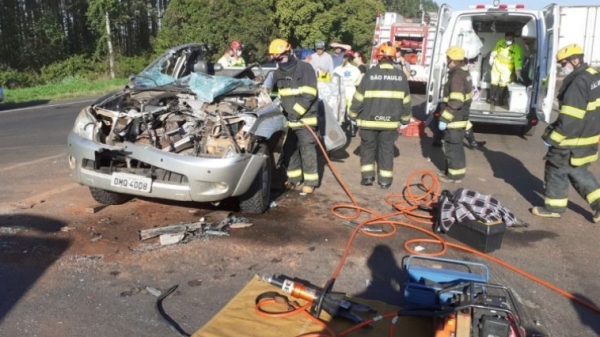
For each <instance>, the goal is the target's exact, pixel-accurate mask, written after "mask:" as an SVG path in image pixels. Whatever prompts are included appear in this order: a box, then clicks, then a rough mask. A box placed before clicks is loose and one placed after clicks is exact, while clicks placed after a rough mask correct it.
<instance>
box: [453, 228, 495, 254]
mask: <svg viewBox="0 0 600 337" xmlns="http://www.w3.org/2000/svg"><path fill="white" fill-rule="evenodd" d="M504 232H506V224H505V223H504V222H502V221H498V222H493V223H483V222H481V221H477V220H465V221H463V222H458V221H457V222H455V223H454V224H452V226H450V230H449V231H448V232H447V233H446V234H448V236H450V237H452V238H454V239H456V240H458V241H460V242H462V243H464V244H466V245H469V246H471V247H473V248H475V249H477V250H479V251H481V252H484V253H489V252H493V251H494V250H496V249H500V247H501V246H502V237H503V236H504Z"/></svg>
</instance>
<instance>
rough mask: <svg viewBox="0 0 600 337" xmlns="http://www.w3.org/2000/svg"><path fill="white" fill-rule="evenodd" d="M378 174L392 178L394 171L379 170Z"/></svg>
mask: <svg viewBox="0 0 600 337" xmlns="http://www.w3.org/2000/svg"><path fill="white" fill-rule="evenodd" d="M379 176H380V177H383V178H393V177H394V172H393V171H387V170H379Z"/></svg>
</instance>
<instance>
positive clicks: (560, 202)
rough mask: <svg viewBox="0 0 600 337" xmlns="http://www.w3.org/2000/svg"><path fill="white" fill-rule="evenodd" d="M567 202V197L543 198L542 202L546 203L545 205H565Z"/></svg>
mask: <svg viewBox="0 0 600 337" xmlns="http://www.w3.org/2000/svg"><path fill="white" fill-rule="evenodd" d="M568 203H569V198H564V199H550V198H545V199H544V204H546V206H552V207H567V204H568Z"/></svg>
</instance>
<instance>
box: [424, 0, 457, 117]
mask: <svg viewBox="0 0 600 337" xmlns="http://www.w3.org/2000/svg"><path fill="white" fill-rule="evenodd" d="M451 12H452V8H450V6H448V5H447V4H443V5H442V6H440V10H439V12H438V26H437V29H436V32H435V42H434V44H433V54H432V57H431V64H430V65H429V81H428V82H427V101H426V105H425V113H426V114H430V113H432V112H434V111H435V109H436V108H437V105H438V103H439V100H440V89H441V86H442V81H443V80H444V75H445V74H444V72H445V70H446V66H447V65H446V54H445V48H443V46H442V40H443V37H444V33H445V32H446V30H447V29H448V24H449V23H450V14H451Z"/></svg>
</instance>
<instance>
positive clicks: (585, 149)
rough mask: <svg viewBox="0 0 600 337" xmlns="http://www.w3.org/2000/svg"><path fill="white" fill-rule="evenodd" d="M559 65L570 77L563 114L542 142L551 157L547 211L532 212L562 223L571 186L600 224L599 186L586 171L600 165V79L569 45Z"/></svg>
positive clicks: (547, 174) (564, 89) (563, 93)
mask: <svg viewBox="0 0 600 337" xmlns="http://www.w3.org/2000/svg"><path fill="white" fill-rule="evenodd" d="M556 60H557V61H558V63H560V65H561V67H562V71H563V74H565V75H566V77H565V79H564V80H563V84H562V87H561V88H560V90H559V91H558V102H559V108H560V112H559V114H558V118H557V119H556V121H555V122H554V123H552V124H550V125H549V126H548V128H546V131H545V132H544V134H543V136H542V139H543V140H544V143H545V144H546V146H548V152H547V154H546V157H545V160H546V164H545V172H544V180H545V186H546V192H545V197H544V206H537V207H533V208H532V209H531V212H532V213H533V214H535V215H537V216H541V217H546V218H560V216H561V214H562V213H564V212H565V211H566V209H567V203H568V202H569V199H568V188H569V182H571V184H572V185H573V187H575V189H576V190H577V192H578V193H579V195H581V196H582V197H583V198H585V199H586V201H587V202H588V203H589V204H590V206H591V207H592V210H593V211H594V215H593V221H594V223H597V222H600V185H599V184H598V181H597V180H596V178H595V177H594V176H593V175H592V173H590V172H589V171H588V168H589V166H590V164H591V163H593V162H595V161H596V160H597V159H598V135H599V134H600V74H599V73H598V71H596V70H594V69H593V68H591V67H589V66H588V65H587V64H586V63H584V62H583V49H582V48H581V47H580V46H578V45H576V44H571V45H568V46H566V47H564V48H562V49H560V50H559V51H558V53H557V54H556Z"/></svg>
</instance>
